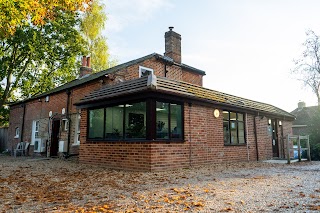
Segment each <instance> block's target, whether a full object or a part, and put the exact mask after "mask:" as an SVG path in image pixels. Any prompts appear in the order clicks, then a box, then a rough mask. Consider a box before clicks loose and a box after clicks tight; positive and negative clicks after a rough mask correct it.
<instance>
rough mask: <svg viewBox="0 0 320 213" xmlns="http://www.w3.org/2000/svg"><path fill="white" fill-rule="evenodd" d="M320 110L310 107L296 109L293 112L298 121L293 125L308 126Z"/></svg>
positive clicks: (317, 107)
mask: <svg viewBox="0 0 320 213" xmlns="http://www.w3.org/2000/svg"><path fill="white" fill-rule="evenodd" d="M318 110H319V106H309V107H303V108H296V109H295V110H293V111H292V112H291V114H293V115H294V116H296V120H295V121H294V122H293V123H292V124H293V125H308V124H309V123H310V122H311V120H312V118H313V117H314V114H315V113H316V112H317V111H318Z"/></svg>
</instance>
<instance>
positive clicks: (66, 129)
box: [62, 118, 69, 131]
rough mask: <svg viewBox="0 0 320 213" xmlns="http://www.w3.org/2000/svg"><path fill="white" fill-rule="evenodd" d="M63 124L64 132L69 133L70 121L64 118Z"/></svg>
mask: <svg viewBox="0 0 320 213" xmlns="http://www.w3.org/2000/svg"><path fill="white" fill-rule="evenodd" d="M62 124H63V131H68V128H69V120H68V119H66V118H64V119H62Z"/></svg>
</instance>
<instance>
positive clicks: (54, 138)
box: [50, 120, 60, 157]
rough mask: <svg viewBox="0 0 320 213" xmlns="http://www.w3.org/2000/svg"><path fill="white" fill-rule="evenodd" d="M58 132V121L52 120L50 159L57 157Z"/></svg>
mask: <svg viewBox="0 0 320 213" xmlns="http://www.w3.org/2000/svg"><path fill="white" fill-rule="evenodd" d="M59 130H60V120H53V121H52V132H51V146H50V157H51V156H58V143H59Z"/></svg>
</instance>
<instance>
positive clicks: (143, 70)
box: [139, 66, 153, 78]
mask: <svg viewBox="0 0 320 213" xmlns="http://www.w3.org/2000/svg"><path fill="white" fill-rule="evenodd" d="M150 74H153V69H151V68H147V67H143V66H139V78H140V77H143V76H147V75H150Z"/></svg>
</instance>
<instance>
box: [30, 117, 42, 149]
mask: <svg viewBox="0 0 320 213" xmlns="http://www.w3.org/2000/svg"><path fill="white" fill-rule="evenodd" d="M39 128H40V122H39V121H38V120H35V121H33V122H32V135H31V145H34V141H35V140H36V139H37V138H39Z"/></svg>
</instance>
